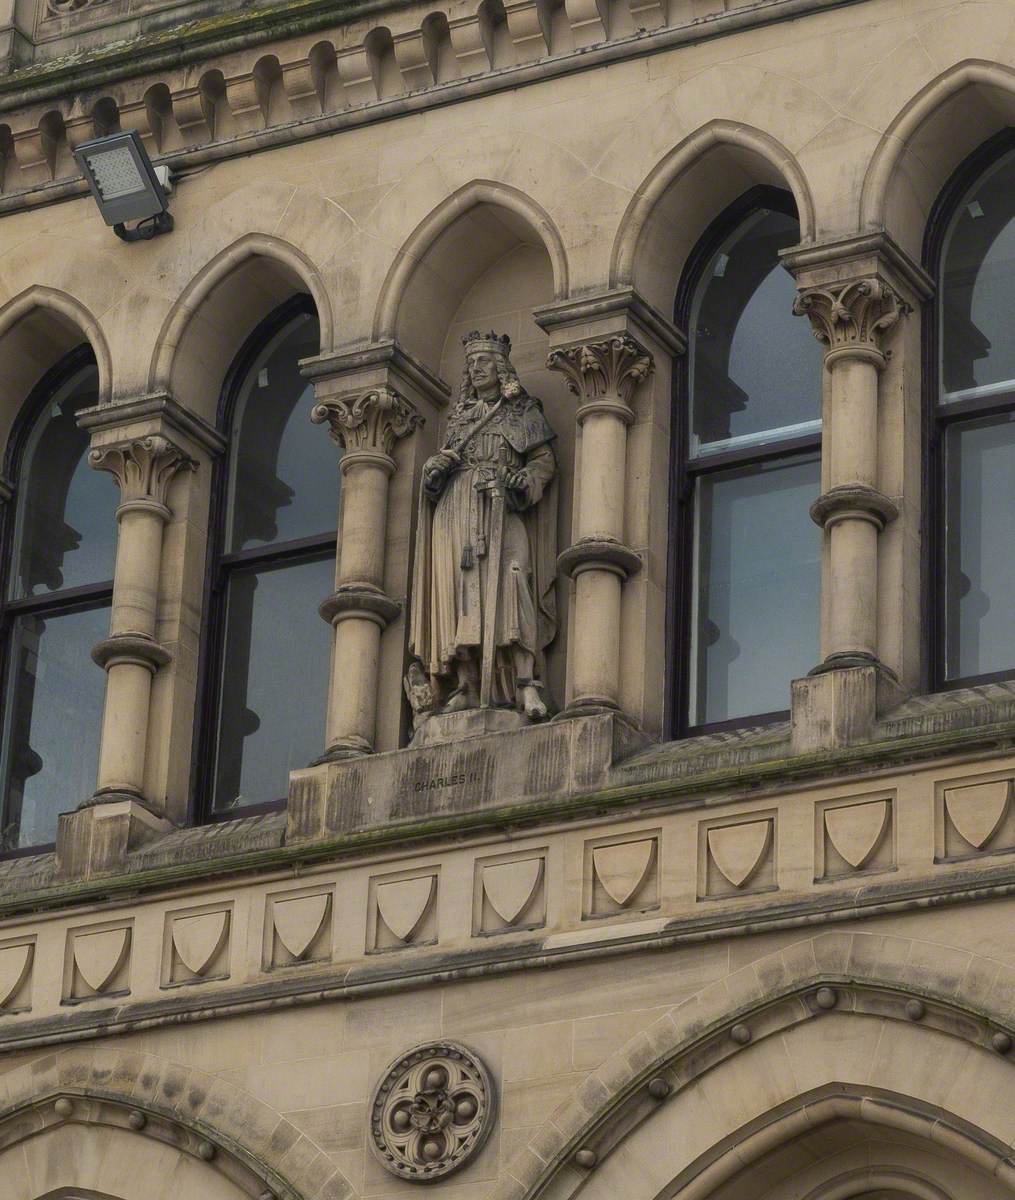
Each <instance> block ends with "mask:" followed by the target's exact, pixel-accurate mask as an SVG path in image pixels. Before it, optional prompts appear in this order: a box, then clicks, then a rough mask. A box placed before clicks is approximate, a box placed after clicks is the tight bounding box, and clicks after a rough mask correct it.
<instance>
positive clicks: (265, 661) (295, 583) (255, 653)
mask: <svg viewBox="0 0 1015 1200" xmlns="http://www.w3.org/2000/svg"><path fill="white" fill-rule="evenodd" d="M317 432H318V433H320V432H321V431H320V430H317ZM334 577H335V566H334V562H333V561H332V560H331V559H330V558H328V559H316V560H314V561H311V562H306V563H299V564H298V565H296V566H289V565H285V566H270V565H269V566H262V567H248V568H245V569H238V570H236V571H234V572H232V575H231V578H230V581H229V595H228V599H227V602H226V645H225V653H224V655H223V661H222V683H221V687H222V708H221V713H220V717H219V721H220V731H219V753H218V762H217V764H216V778H215V795H216V797H217V798H218V800H219V807H220V808H237V807H239V806H241V805H244V804H262V803H264V802H266V801H270V800H278V799H279V798H280V797H282V796H285V795H286V792H287V790H288V786H289V772H290V771H293V770H295V769H297V768H298V767H305V766H306V765H307V764H308V763H309V762H310V761H311V760H312V759H313V758H315V757H316V756H317V755H319V754H320V753H321V747H322V745H323V743H324V707H325V703H326V700H327V694H328V673H329V660H330V652H331V633H330V630H329V629H328V626H327V625H326V624H325V623H324V622H323V621H322V620H321V618H320V617H319V616H318V613H317V606H318V604H319V603H320V602H321V600H323V599H324V597H325V596H327V595H328V593H329V592H331V591H333V590H334V581H335V578H334Z"/></svg>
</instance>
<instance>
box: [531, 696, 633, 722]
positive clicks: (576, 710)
mask: <svg viewBox="0 0 1015 1200" xmlns="http://www.w3.org/2000/svg"><path fill="white" fill-rule="evenodd" d="M599 716H619V717H622V718H623V719H624V720H627V719H628V718H626V717H624V716H623V714H622V713H621V712H620V708H619V706H618V705H617V702H616V701H615V700H607V699H606V698H605V697H602V696H585V697H583V698H582V699H581V700H572V701H571V703H570V704H568V705H567V706H566V707H565V708H562V709H561V710H560V712H559V713H555V714H554V716H552V717H551V718H550V720H551V721H552V722H554V723H556V722H558V721H574V720H577V719H578V718H579V717H599ZM631 723H632V724H633V722H631Z"/></svg>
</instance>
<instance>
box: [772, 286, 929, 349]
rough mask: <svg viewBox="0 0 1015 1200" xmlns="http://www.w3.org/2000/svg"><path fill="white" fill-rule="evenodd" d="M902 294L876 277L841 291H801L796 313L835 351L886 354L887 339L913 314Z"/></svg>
mask: <svg viewBox="0 0 1015 1200" xmlns="http://www.w3.org/2000/svg"><path fill="white" fill-rule="evenodd" d="M910 311H911V310H910V307H909V305H908V304H907V303H906V302H905V301H904V300H902V299H901V298H900V296H899V294H898V292H896V291H895V289H894V288H892V287H890V286H889V285H888V284H886V283H884V282H882V280H880V279H877V278H875V277H871V278H869V279H854V280H852V281H851V282H849V283H847V284H844V285H842V286H841V287H833V288H827V287H813V288H806V289H804V290H803V291H801V292H800V293H799V294H798V295H797V298H796V300H794V302H793V312H794V313H795V314H796V315H797V316H798V317H799V316H805V317H807V318H808V320H809V321H810V323H811V330H812V332H813V333H814V336H815V337H816V338H817V339H818V341H819V342H822V343H824V345H826V346H827V347H828V349H829V351H833V350H853V349H858V350H861V351H872V352H873V353H875V354H878V355H880V354H883V353H884V350H883V345H882V344H883V341H884V339H885V336H886V335H887V334H888V333H889V331H890V330H892V329H893V328H894V327H895V326H896V325H898V323H899V321H901V319H902V318H903V317H904V316H905V315H906V314H907V313H908V312H910Z"/></svg>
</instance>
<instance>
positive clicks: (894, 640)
mask: <svg viewBox="0 0 1015 1200" xmlns="http://www.w3.org/2000/svg"><path fill="white" fill-rule="evenodd" d="M783 261H784V263H785V265H786V266H787V268H788V269H789V270H790V271H791V272H792V273H793V274H794V276H795V277H796V280H797V286H798V289H799V291H798V295H797V299H796V302H795V304H794V312H796V313H797V314H799V315H804V316H806V317H807V318H808V319H809V320H810V323H811V326H812V329H813V332H814V336H815V337H816V338H817V339H818V340H819V341H820V342H821V343H822V344H823V345H824V346H825V357H824V365H825V371H824V406H823V413H824V416H823V432H822V464H821V488H822V492H821V495H820V496H819V497H818V499H817V500H816V501H815V502H814V504H813V505H812V507H811V516H812V518H813V519H814V521H815V522H816V523H817V524H818V525H819V526H820V527H821V529H822V530H823V533H824V570H823V579H822V622H821V625H822V638H821V662H819V663H818V665H817V666H816V667H815V668H814V669H813V670H812V671H811V672H810V675H809V676H808V677H807V678H806V679H802V680H796V681H794V684H793V701H792V713H793V716H792V722H793V741H794V747H795V749H796V750H797V751H799V752H807V751H811V750H816V749H822V748H827V747H830V746H835V745H843V744H849V743H850V742H855V741H860V740H863V739H864V738H866V737H869V736H870V733H871V731H872V728H873V725H874V722H875V720H876V718H877V714H878V712H879V711H883V710H884V709H885V708H886V707H888V706H890V705H891V704H892V703H894V702H896V701H897V700H898V699H899V697H900V695H901V687H900V683H901V684H905V685H907V686H908V685H911V679H909V680H908V681H906V680H902V678H901V675H900V672H901V671H903V670H906V671H908V673H909V675H910V676H911V675H912V665H911V658H912V654H911V651H910V649H909V645H908V638H907V637H906V636H903V635H902V633H901V632H900V629H901V626H902V625H905V624H907V623H908V622H909V615H908V613H907V612H905V611H904V608H905V601H904V597H905V595H906V594H908V595H912V594H914V588H918V585H919V564H918V561H917V560H918V557H919V551H918V545H919V512H920V497H919V495H914V494H913V484H914V481H916V480H918V479H919V474H920V465H919V455H920V452H921V448H922V441H921V438H920V432H919V430H920V396H919V371H918V358H919V345H918V332H919V330H918V326H917V325H915V324H913V323H909V325H908V326H907V323H906V322H905V320H904V318H905V317H906V315H907V314H908V313H910V312H911V311H912V310H913V308H914V307H915V305H917V304H918V303H919V302H920V301H921V300H922V299H924V298H925V297H926V296H927V295H929V294H930V281H929V280H928V279H927V277H926V275H925V273H924V272H923V271H921V269H920V268H919V266H917V264H915V263H913V262H911V261H910V260H909V259H908V258H907V257H906V256H905V254H903V252H902V251H901V250H899V248H898V247H897V246H896V245H895V243H894V242H892V241H891V239H890V238H888V237H887V235H885V234H883V233H877V234H864V235H861V236H859V237H856V238H850V239H845V240H843V241H841V242H835V243H826V244H822V245H819V246H810V247H796V248H794V249H792V250H789V251H786V252H784V254H783ZM904 480H907V481H909V482H907V483H906V485H905V487H904V486H903V484H904ZM916 490H917V491H918V490H919V489H918V486H917V489H916ZM903 491H905V492H906V495H907V500H906V509H907V515H906V525H905V528H904V529H902V530H901V531H899V532H898V535H896V531H895V529H894V528H893V526H894V523H895V522H896V521H897V520H898V518H899V516H900V509H899V503H898V498H899V497H901V495H902V494H903ZM886 547H887V550H886ZM911 548H913V549H911ZM886 569H887V570H888V571H889V572H890V579H891V580H892V584H891V588H890V594H889V595H886V594H885V586H879V580H878V576H879V572H880V571H882V570H886ZM896 592H897V593H898V596H897V599H896V600H894V601H893V600H892V599H891V597H892V596H894V595H895V593H896ZM882 622H884V625H883V624H882Z"/></svg>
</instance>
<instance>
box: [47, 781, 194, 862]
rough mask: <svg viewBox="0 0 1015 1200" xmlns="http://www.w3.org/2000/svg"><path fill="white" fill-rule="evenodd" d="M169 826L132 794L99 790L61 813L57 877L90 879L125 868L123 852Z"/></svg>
mask: <svg viewBox="0 0 1015 1200" xmlns="http://www.w3.org/2000/svg"><path fill="white" fill-rule="evenodd" d="M170 829H172V825H171V824H170V822H169V821H167V820H165V819H164V818H163V817H159V816H156V814H155V813H153V812H152V811H151V809H149V808H148V807H147V806H146V805H145V804H143V803H142V802H141V801H140V800H139V799H138V798H137V797H136V796H126V795H125V794H124V793H122V792H121V793H118V794H116V798H115V799H114V793H112V792H103V793H99V794H97V795H96V796H93V797H91V798H90V799H89V800H88V801H86V802H85V804H84V805H82V806H81V807H80V808H79V809H78V810H77V811H76V812H71V813H62V814H61V815H60V819H59V824H58V827H57V834H56V866H57V877H58V878H60V879H65V880H70V879H92V878H94V877H95V876H98V875H118V874H122V873H123V872H125V871H126V870H127V856H128V854H129V853H130V852H131V851H132V850H135V849H137V847H138V846H141V845H143V844H144V843H145V842H148V841H151V840H152V839H153V838H156V837H158V836H159V835H160V834H163V833H168V832H169V830H170Z"/></svg>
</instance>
